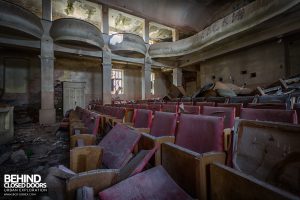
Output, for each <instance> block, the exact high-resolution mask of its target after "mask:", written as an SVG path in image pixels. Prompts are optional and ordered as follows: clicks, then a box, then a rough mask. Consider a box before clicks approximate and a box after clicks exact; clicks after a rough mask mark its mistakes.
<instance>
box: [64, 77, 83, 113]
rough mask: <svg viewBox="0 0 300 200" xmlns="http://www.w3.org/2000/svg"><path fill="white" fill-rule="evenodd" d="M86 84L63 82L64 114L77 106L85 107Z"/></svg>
mask: <svg viewBox="0 0 300 200" xmlns="http://www.w3.org/2000/svg"><path fill="white" fill-rule="evenodd" d="M84 89H85V83H82V82H63V110H64V114H65V113H66V112H67V111H68V110H70V109H74V108H75V107H76V106H80V107H83V108H84V107H85V95H84Z"/></svg>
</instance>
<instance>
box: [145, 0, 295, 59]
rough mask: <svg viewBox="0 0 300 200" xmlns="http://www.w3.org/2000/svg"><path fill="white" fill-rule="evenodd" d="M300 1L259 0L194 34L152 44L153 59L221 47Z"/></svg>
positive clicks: (150, 52)
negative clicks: (226, 41) (223, 42)
mask: <svg viewBox="0 0 300 200" xmlns="http://www.w3.org/2000/svg"><path fill="white" fill-rule="evenodd" d="M297 4H299V0H291V1H281V0H256V1H254V2H252V3H250V4H248V5H247V6H245V7H243V8H241V9H239V10H237V11H235V12H233V13H231V14H230V15H228V16H226V17H224V18H222V19H220V20H218V21H216V22H215V23H213V24H212V25H210V26H208V27H207V28H205V29H204V30H203V31H200V32H199V33H197V34H196V35H194V36H191V37H189V38H186V39H182V40H179V41H176V42H162V43H157V44H153V45H151V46H150V48H149V50H148V53H149V55H150V56H151V58H154V59H158V58H162V59H164V58H176V57H177V56H184V55H188V54H191V53H195V52H201V51H204V50H205V49H207V48H208V47H213V46H214V45H215V46H221V44H222V41H225V39H228V38H230V37H232V36H238V35H242V33H243V32H245V31H247V30H251V29H253V28H254V27H256V26H258V25H260V24H262V23H263V22H266V21H267V20H270V19H272V18H274V17H275V16H278V15H280V14H282V13H284V12H286V11H288V10H289V9H291V8H293V7H294V6H296V5H297Z"/></svg>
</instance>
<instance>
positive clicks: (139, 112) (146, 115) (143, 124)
mask: <svg viewBox="0 0 300 200" xmlns="http://www.w3.org/2000/svg"><path fill="white" fill-rule="evenodd" d="M152 113H153V112H152V111H151V110H144V109H136V110H135V111H134V115H133V127H134V128H150V126H151V124H152Z"/></svg>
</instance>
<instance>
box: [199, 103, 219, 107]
mask: <svg viewBox="0 0 300 200" xmlns="http://www.w3.org/2000/svg"><path fill="white" fill-rule="evenodd" d="M195 105H196V106H201V107H203V106H215V102H195Z"/></svg>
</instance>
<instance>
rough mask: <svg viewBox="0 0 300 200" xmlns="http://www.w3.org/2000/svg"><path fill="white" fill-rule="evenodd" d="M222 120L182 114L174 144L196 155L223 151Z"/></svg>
mask: <svg viewBox="0 0 300 200" xmlns="http://www.w3.org/2000/svg"><path fill="white" fill-rule="evenodd" d="M223 130H224V119H223V118H222V117H213V116H205V115H189V114H182V115H181V116H180V122H179V125H178V130H177V135H176V141H175V144H176V145H178V146H181V147H184V148H187V149H189V150H192V151H195V152H197V153H205V152H210V151H223V150H224V134H223Z"/></svg>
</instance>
